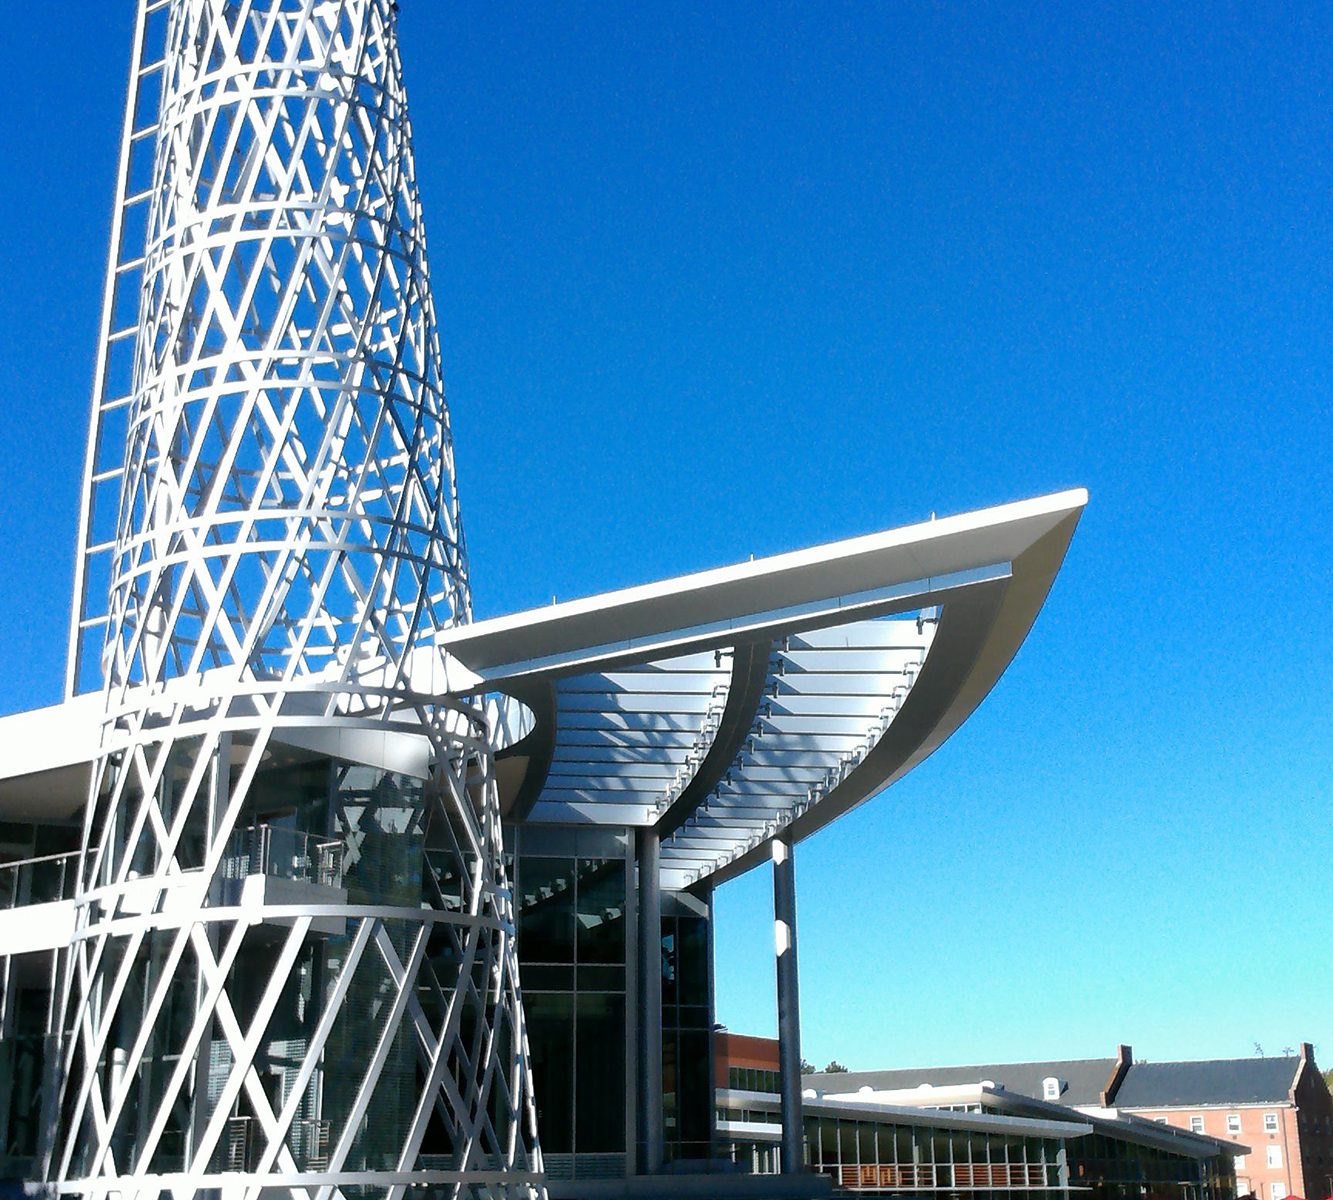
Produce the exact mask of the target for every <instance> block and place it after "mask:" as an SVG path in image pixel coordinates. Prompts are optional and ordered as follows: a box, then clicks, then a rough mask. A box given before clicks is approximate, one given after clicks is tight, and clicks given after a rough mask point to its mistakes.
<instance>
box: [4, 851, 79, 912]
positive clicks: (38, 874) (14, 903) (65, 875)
mask: <svg viewBox="0 0 1333 1200" xmlns="http://www.w3.org/2000/svg"><path fill="white" fill-rule="evenodd" d="M82 853H83V852H82V851H81V850H68V851H66V852H65V853H63V854H42V855H39V856H37V857H36V858H20V859H17V860H16V861H14V862H7V863H0V910H4V909H11V908H26V907H27V906H28V905H30V904H50V903H53V902H54V901H57V900H72V899H74V894H75V892H76V891H77V890H78V881H79V872H78V869H77V863H76V864H75V869H74V870H73V871H71V870H69V869H68V867H69V860H70V859H78V858H80V857H81V855H82ZM48 863H52V864H53V863H59V864H60V865H59V868H53V870H55V871H56V874H55V881H56V882H55V887H54V894H51V895H41V894H39V895H38V898H37V899H35V900H34V899H33V885H34V884H35V883H41V882H42V881H43V880H44V879H49V878H50V875H49V874H48V872H47V871H44V870H42V867H43V866H44V865H45V864H48ZM25 885H26V886H25ZM51 890H52V889H50V888H49V887H47V888H42V889H41V891H42V892H46V891H51Z"/></svg>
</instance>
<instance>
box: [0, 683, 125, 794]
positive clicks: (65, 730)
mask: <svg viewBox="0 0 1333 1200" xmlns="http://www.w3.org/2000/svg"><path fill="white" fill-rule="evenodd" d="M101 715H102V693H101V692H87V693H85V694H83V695H80V696H73V697H71V698H70V699H68V700H63V701H61V702H60V703H59V704H49V705H47V706H46V707H44V708H34V709H29V710H28V711H27V712H18V713H11V714H9V715H7V716H4V717H0V779H15V778H18V777H20V776H23V775H35V774H37V773H38V772H41V771H54V770H58V769H60V768H61V767H73V766H79V765H81V764H84V763H88V762H91V761H92V760H93V759H94V758H96V757H97V750H98V744H99V741H100V739H101V735H102V723H101V719H100V718H101Z"/></svg>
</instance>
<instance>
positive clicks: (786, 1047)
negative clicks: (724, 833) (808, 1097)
mask: <svg viewBox="0 0 1333 1200" xmlns="http://www.w3.org/2000/svg"><path fill="white" fill-rule="evenodd" d="M773 938H774V943H775V948H776V950H777V970H778V1066H779V1069H780V1079H781V1087H782V1172H783V1174H784V1175H792V1174H796V1173H798V1172H800V1171H802V1170H804V1169H805V1129H804V1123H803V1121H802V1119H801V997H800V980H799V978H798V973H797V967H796V862H795V859H794V858H793V855H792V843H791V841H790V840H789V839H788V838H787V837H786V836H784V835H779V836H778V837H775V838H774V839H773Z"/></svg>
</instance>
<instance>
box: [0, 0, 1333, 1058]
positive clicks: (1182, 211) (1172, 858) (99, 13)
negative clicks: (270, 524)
mask: <svg viewBox="0 0 1333 1200" xmlns="http://www.w3.org/2000/svg"><path fill="white" fill-rule="evenodd" d="M402 8H403V15H402V20H401V25H402V40H403V55H404V59H405V61H406V67H407V71H408V84H409V89H410V94H411V100H412V112H413V119H414V124H415V128H416V136H417V150H418V158H419V163H420V170H421V186H422V190H423V193H424V196H425V201H426V204H427V213H428V224H429V231H430V241H431V253H432V259H433V264H434V279H435V284H436V293H437V301H438V304H439V308H440V314H441V319H442V322H443V327H444V346H445V357H446V374H447V379H448V384H449V389H450V399H451V404H452V409H453V415H454V427H455V433H456V437H457V444H458V470H459V476H460V480H461V490H462V497H463V503H464V505H465V514H464V520H465V525H466V529H467V534H468V540H469V545H470V551H471V559H472V568H473V580H474V587H475V592H476V598H477V604H478V609H479V611H480V613H481V614H483V615H489V614H494V613H499V612H503V611H508V610H512V609H517V608H522V607H526V606H529V605H532V604H538V603H544V602H546V601H548V600H549V599H550V597H551V596H552V594H555V595H558V596H560V597H562V598H568V597H572V596H576V595H580V594H586V593H589V592H595V591H600V590H603V589H606V588H612V587H617V586H621V585H626V584H630V583H634V582H639V581H643V580H647V579H652V578H656V577H660V576H665V575H670V574H675V573H679V572H683V571H688V570H693V569H696V568H702V567H707V566H712V565H717V564H721V563H725V562H729V561H735V560H739V559H743V558H745V557H746V556H747V555H749V554H750V553H754V554H767V553H772V552H777V551H782V550H787V549H791V548H794V547H797V546H802V545H809V544H814V543H818V542H822V541H827V540H831V539H834V538H839V537H843V536H847V535H851V534H856V533H863V532H868V531H871V530H876V529H882V528H886V527H890V526H893V525H896V524H900V523H903V522H907V521H911V520H915V519H919V518H922V517H924V516H925V515H926V514H928V513H929V512H930V511H931V510H936V511H938V512H940V513H942V514H943V513H950V512H958V511H963V510H966V509H970V508H974V507H980V506H984V505H988V504H993V503H998V502H1000V501H1005V500H1011V499H1015V498H1019V497H1023V496H1028V495H1032V494H1036V493H1040V492H1046V491H1052V490H1055V489H1058V488H1063V487H1067V486H1073V485H1083V486H1086V487H1087V488H1088V489H1089V490H1090V491H1091V494H1092V501H1091V505H1090V507H1089V509H1088V513H1087V516H1086V517H1085V519H1084V522H1083V524H1082V526H1081V528H1080V530H1079V533H1078V536H1077V538H1076V540H1075V543H1074V546H1073V549H1072V552H1071V554H1070V557H1069V559H1068V561H1067V564H1066V567H1065V570H1064V573H1063V574H1062V576H1061V578H1060V580H1059V581H1058V583H1057V585H1056V587H1055V590H1054V592H1053V593H1052V595H1051V598H1050V601H1049V603H1048V606H1047V608H1046V610H1045V612H1044V613H1043V615H1042V616H1041V618H1040V620H1039V621H1038V623H1037V626H1036V628H1035V631H1034V633H1033V635H1032V636H1031V638H1030V639H1029V640H1028V642H1027V644H1026V646H1025V647H1024V648H1023V650H1022V652H1021V653H1020V655H1019V657H1018V659H1017V661H1016V662H1015V663H1014V665H1013V667H1012V668H1011V669H1010V671H1009V672H1008V674H1007V675H1006V676H1005V677H1004V679H1003V680H1002V681H1001V683H1000V685H999V687H998V688H997V689H996V691H995V693H994V694H993V695H992V696H991V697H990V699H989V700H987V702H986V703H985V705H984V706H983V707H982V708H981V709H980V711H979V712H978V713H977V714H976V716H975V717H974V718H973V719H972V720H971V722H970V723H969V724H968V725H967V726H966V727H965V728H964V730H963V731H962V732H961V733H960V734H959V735H958V736H956V737H955V738H954V739H953V740H952V741H951V742H950V743H948V744H947V745H946V746H945V747H944V748H943V749H942V750H941V751H940V752H939V753H938V754H937V755H936V756H935V757H934V758H933V759H932V760H931V761H930V762H928V763H927V764H926V765H925V766H923V767H922V768H921V769H919V770H918V771H917V772H916V773H915V774H914V775H913V776H911V777H910V778H909V779H908V780H906V781H904V782H903V783H902V784H901V785H899V786H898V787H896V788H894V789H892V790H891V791H890V792H889V793H887V794H886V795H884V796H882V797H880V798H879V799H878V800H876V801H875V802H873V803H871V804H870V805H868V806H866V807H864V808H863V809H861V810H860V811H858V812H857V813H855V814H853V815H851V816H849V817H847V818H845V819H844V820H842V821H841V822H840V823H838V824H837V825H836V826H834V827H833V828H831V829H829V830H827V831H825V832H824V833H822V834H821V835H819V836H818V837H816V838H815V839H813V840H812V841H810V842H808V843H806V844H804V845H803V846H802V847H801V849H800V853H799V856H798V872H799V879H800V887H801V899H800V905H801V910H800V917H801V923H800V938H801V947H802V964H801V965H802V981H803V985H804V986H803V1007H804V1028H805V1047H806V1054H807V1057H809V1058H811V1059H812V1060H816V1061H818V1062H819V1063H821V1064H822V1063H823V1062H826V1061H827V1060H828V1059H830V1058H833V1057H836V1058H838V1059H840V1060H841V1061H843V1062H845V1063H848V1064H849V1065H854V1066H860V1067H876V1066H889V1065H911V1064H917V1063H929V1062H963V1061H978V1060H987V1059H1007V1058H1037V1057H1047V1056H1050V1057H1062V1056H1082V1055H1098V1054H1109V1053H1111V1052H1112V1050H1113V1048H1114V1045H1115V1043H1116V1042H1117V1041H1129V1042H1132V1043H1133V1044H1134V1046H1135V1049H1136V1051H1137V1052H1138V1053H1139V1054H1141V1055H1143V1056H1146V1057H1149V1058H1153V1059H1164V1058H1171V1057H1208V1056H1224V1055H1237V1054H1248V1053H1250V1052H1251V1049H1252V1045H1253V1043H1254V1042H1255V1041H1259V1042H1261V1043H1262V1044H1263V1046H1264V1047H1265V1049H1266V1050H1267V1051H1268V1052H1269V1053H1274V1052H1278V1051H1280V1050H1281V1048H1282V1047H1283V1046H1284V1045H1292V1044H1295V1043H1296V1042H1297V1041H1299V1040H1301V1039H1309V1040H1313V1041H1315V1042H1317V1043H1319V1045H1320V1046H1321V1048H1322V1051H1323V1058H1324V1059H1325V1060H1326V1062H1325V1065H1333V961H1331V958H1330V945H1331V944H1333V937H1330V934H1331V933H1333V928H1331V927H1333V904H1331V903H1330V893H1331V891H1333V889H1331V888H1330V874H1331V871H1330V867H1331V864H1333V831H1330V823H1329V817H1330V778H1333V719H1331V717H1333V699H1331V697H1333V683H1331V682H1330V681H1331V680H1333V650H1331V649H1330V647H1331V645H1333V637H1331V635H1330V617H1331V615H1333V582H1331V576H1333V570H1331V568H1330V561H1331V558H1333V556H1331V555H1330V550H1331V549H1333V534H1330V529H1333V499H1331V493H1333V488H1331V487H1330V483H1331V482H1333V481H1331V479H1330V476H1331V474H1333V472H1331V471H1330V466H1329V463H1330V447H1333V415H1331V410H1333V400H1331V398H1330V384H1331V383H1333V337H1331V336H1330V335H1331V334H1333V315H1331V314H1333V304H1331V303H1330V302H1331V301H1333V285H1331V281H1333V262H1331V261H1330V259H1331V257H1333V255H1331V249H1330V248H1331V247H1333V219H1331V218H1333V199H1331V197H1333V191H1331V189H1330V183H1331V182H1333V180H1331V179H1330V174H1331V172H1330V147H1333V120H1331V118H1330V111H1331V110H1330V95H1329V92H1330V82H1329V81H1330V78H1331V77H1333V70H1331V69H1330V68H1331V64H1333V53H1331V51H1333V46H1331V45H1330V43H1331V41H1333V38H1331V36H1330V35H1331V33H1333V15H1331V14H1330V10H1329V8H1328V6H1327V5H1322V4H1321V5H1308V6H1302V5H1299V4H1284V5H1280V6H1279V5H1272V6H1266V5H1245V4H1235V5H1230V6H1222V5H1217V6H1207V7H1185V6H1179V5H1172V4H1166V5H1163V4H1159V3H1153V4H1139V5H1134V4H1124V5H1113V6H1110V7H1109V8H1108V7H1106V6H1097V7H1090V6H1080V5H1042V6H1032V7H1028V6H1024V5H1020V4H1016V3H995V4H966V5H964V4H924V3H922V4H881V5H860V4H855V5H853V4H847V5H835V4H813V3H812V4H802V5H793V4H790V3H783V2H775V0H765V2H764V3H754V4H748V5H746V4H736V3H710V4H707V5H698V6H687V5H672V6H665V5H663V6H660V7H652V8H649V7H645V6H635V5H622V6H619V7H613V6H607V5H595V4H586V5H579V4H566V5H559V6H556V5H549V6H540V5H518V4H510V3H486V4H480V3H472V2H455V0H449V2H447V3H445V2H443V0H403V5H402ZM130 10H131V5H130V3H129V2H128V0H124V2H120V0H116V2H112V0H68V2H65V3H61V4H58V5H56V4H29V5H24V6H23V17H22V19H21V20H15V19H12V18H13V17H14V15H15V14H7V15H8V16H9V17H10V18H11V19H9V20H7V21H6V23H5V24H6V28H5V37H4V38H3V39H0V72H3V74H2V76H0V77H3V78H4V79H5V81H6V88H5V95H4V100H3V120H0V163H3V167H4V170H3V172H0V221H2V222H3V228H4V230H5V234H6V236H5V238H4V242H3V261H2V262H0V481H2V483H3V491H2V492H0V496H2V497H3V503H2V505H0V547H2V548H3V558H0V630H2V631H3V632H2V633H0V710H3V711H9V710H14V709H19V708H23V707H28V706H31V705H35V704H37V703H43V702H52V701H54V700H55V699H56V698H57V695H58V689H59V686H60V679H61V672H62V661H63V652H64V645H63V642H64V629H65V620H66V608H67V594H68V589H69V581H70V574H71V560H72V551H73V544H74V537H75V507H76V492H77V485H78V476H79V471H80V460H81V454H82V442H83V435H84V426H85V420H86V415H85V414H86V410H87V404H88V387H89V377H90V374H91V369H92V360H93V351H94V335H95V329H96V324H97V310H98V304H99V301H100V289H101V275H102V267H103V260H104V254H105V239H106V231H107V222H108V216H109V206H110V196H111V188H112V175H113V170H114V160H115V154H116V140H117V137H118V131H119V121H120V108H121V100H122V93H123V87H124V75H125V67H126V59H127V54H128V39H129V31H130V24H131V21H130ZM718 909H719V928H718V939H717V945H718V974H719V998H718V1014H719V1018H720V1019H721V1020H723V1021H725V1022H727V1023H728V1024H729V1025H730V1026H731V1027H732V1028H734V1029H737V1030H742V1031H746V1032H755V1033H764V1032H768V1031H770V1029H771V1028H772V1024H773V1015H772V991H773V985H772V960H771V944H772V943H771V933H770V928H769V920H770V910H769V881H768V879H767V877H766V876H765V874H763V873H762V872H761V873H756V874H753V875H751V876H750V877H748V878H746V879H744V880H741V881H738V882H736V883H733V884H730V885H728V886H727V887H725V888H724V889H722V891H721V893H720V895H719V899H718Z"/></svg>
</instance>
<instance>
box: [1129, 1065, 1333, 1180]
mask: <svg viewBox="0 0 1333 1200" xmlns="http://www.w3.org/2000/svg"><path fill="white" fill-rule="evenodd" d="M1114 1103H1115V1105H1116V1107H1118V1108H1119V1109H1121V1110H1122V1111H1124V1112H1130V1113H1136V1114H1138V1115H1140V1116H1146V1117H1151V1118H1153V1119H1155V1120H1158V1121H1164V1122H1165V1123H1166V1124H1168V1125H1174V1126H1177V1127H1179V1128H1181V1129H1189V1130H1191V1131H1193V1132H1195V1133H1205V1134H1210V1135H1211V1136H1213V1137H1218V1138H1226V1139H1229V1140H1231V1141H1235V1142H1238V1143H1241V1144H1242V1145H1247V1146H1249V1147H1250V1148H1251V1149H1250V1153H1248V1154H1244V1155H1238V1156H1237V1158H1236V1186H1237V1190H1238V1191H1239V1192H1240V1193H1241V1194H1242V1195H1243V1194H1247V1193H1253V1194H1254V1195H1255V1196H1256V1197H1257V1200H1283V1198H1284V1197H1286V1196H1303V1197H1306V1198H1307V1200H1328V1198H1329V1197H1333V1100H1331V1099H1330V1097H1329V1091H1328V1085H1327V1084H1326V1083H1325V1082H1324V1078H1323V1076H1322V1075H1321V1074H1320V1073H1319V1068H1318V1067H1317V1066H1316V1065H1315V1059H1314V1047H1313V1046H1312V1045H1310V1043H1309V1042H1303V1043H1302V1044H1301V1048H1300V1053H1299V1054H1294V1055H1286V1056H1282V1057H1279V1058H1258V1057H1256V1058H1221V1059H1212V1060H1209V1061H1206V1062H1162V1063H1133V1064H1132V1065H1130V1066H1129V1068H1128V1070H1127V1071H1126V1072H1125V1073H1124V1078H1123V1080H1122V1081H1121V1083H1120V1084H1119V1086H1118V1087H1117V1088H1116V1091H1115V1097H1114Z"/></svg>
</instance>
